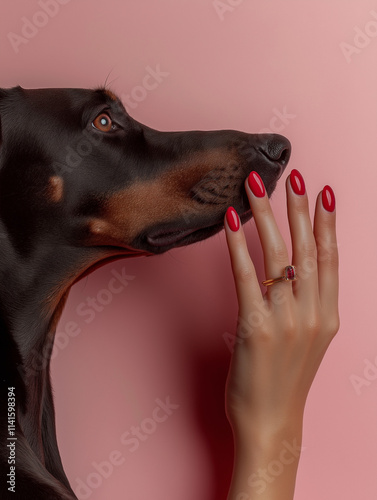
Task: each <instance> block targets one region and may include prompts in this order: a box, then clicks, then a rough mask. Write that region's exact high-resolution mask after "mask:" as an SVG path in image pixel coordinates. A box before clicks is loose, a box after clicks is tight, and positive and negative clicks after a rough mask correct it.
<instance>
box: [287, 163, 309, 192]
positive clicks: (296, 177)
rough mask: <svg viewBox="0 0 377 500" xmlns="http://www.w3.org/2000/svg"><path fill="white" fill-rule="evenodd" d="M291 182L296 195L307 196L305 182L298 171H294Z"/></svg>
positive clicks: (290, 178) (290, 177)
mask: <svg viewBox="0 0 377 500" xmlns="http://www.w3.org/2000/svg"><path fill="white" fill-rule="evenodd" d="M289 180H290V182H291V186H292V189H293V191H294V193H295V194H305V182H304V179H303V178H302V175H301V174H300V172H299V171H298V170H296V169H295V168H294V169H293V170H292V172H291V174H290V176H289Z"/></svg>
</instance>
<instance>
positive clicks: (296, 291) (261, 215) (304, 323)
mask: <svg viewBox="0 0 377 500" xmlns="http://www.w3.org/2000/svg"><path fill="white" fill-rule="evenodd" d="M246 190H247V193H248V197H249V201H250V206H251V209H252V212H253V216H254V220H255V223H256V226H257V230H258V234H259V237H260V240H261V243H262V248H263V253H264V267H265V274H266V279H267V278H268V279H270V278H278V277H280V276H282V275H283V274H284V269H285V267H286V266H288V265H290V264H292V265H294V266H295V267H296V273H297V281H293V282H290V281H283V282H279V283H274V284H273V285H271V286H268V287H267V288H266V291H265V293H264V295H263V293H262V291H261V289H260V286H259V283H258V280H257V277H256V273H255V268H254V265H253V263H252V261H251V259H250V256H249V252H248V249H247V245H246V241H245V236H244V232H243V229H242V226H240V224H239V219H238V216H237V214H236V213H235V211H234V209H232V208H230V209H228V212H227V214H226V218H225V229H226V236H227V242H228V247H229V252H230V258H231V263H232V269H233V274H234V279H235V285H236V290H237V297H238V303H239V321H238V327H237V335H236V337H235V342H234V352H233V356H232V360H231V365H230V370H229V374H228V381H227V388H226V410H227V415H228V418H229V421H230V423H231V425H232V428H233V433H234V438H235V449H236V461H235V470H234V478H233V481H232V488H231V493H230V496H229V499H231V500H249V499H250V500H251V499H254V498H258V499H267V498H268V499H271V500H272V499H275V498H276V499H279V500H283V499H284V500H285V499H291V498H293V491H294V480H295V474H296V469H297V464H298V457H299V452H298V453H297V456H296V460H294V461H293V462H292V463H290V464H288V463H287V464H286V465H284V463H282V460H280V462H279V457H280V458H281V457H282V456H283V451H284V450H283V448H284V443H287V442H288V443H289V444H290V446H291V447H293V448H294V447H295V446H296V449H298V450H299V449H300V443H301V434H302V418H303V412H304V407H305V402H306V398H307V395H308V392H309V389H310V386H311V384H312V382H313V379H314V377H315V374H316V373H317V370H318V368H319V365H320V363H321V361H322V358H323V356H324V354H325V352H326V350H327V348H328V346H329V344H330V342H331V340H332V339H333V337H334V335H335V334H336V332H337V331H338V328H339V316H338V252H337V245H336V235H335V198H334V194H333V192H332V190H331V188H330V187H328V186H326V187H325V188H324V189H323V191H322V192H321V193H320V194H319V195H318V197H317V204H316V210H315V218H314V230H313V228H312V225H311V221H310V217H309V210H308V199H307V195H306V192H305V184H304V181H303V179H302V177H301V175H300V173H299V172H297V171H296V170H293V171H292V173H291V174H290V176H289V177H288V179H287V182H286V190H287V205H288V218H289V225H290V230H291V239H292V249H293V255H292V263H291V262H290V261H289V256H288V251H287V248H286V245H285V243H284V241H283V238H282V236H281V234H280V232H279V230H278V228H277V226H276V223H275V219H274V216H273V213H272V211H271V207H270V203H269V200H268V197H267V195H266V194H265V189H264V186H263V182H262V180H261V178H260V177H259V175H258V174H257V173H256V172H252V173H251V174H250V176H249V179H248V180H247V181H246ZM291 454H292V456H293V455H294V452H291ZM287 456H288V453H287V452H284V457H287ZM286 460H287V462H288V461H289V460H288V458H286ZM275 462H276V463H275ZM272 463H275V472H276V471H278V470H280V469H282V471H281V473H279V474H277V475H276V476H274V472H273V469H271V471H270V473H269V472H268V470H269V469H268V467H269V465H270V466H271V464H272ZM277 463H280V466H279V467H280V468H279V467H278V466H277V465H276V464H277ZM263 467H265V469H263ZM271 467H272V466H271ZM258 470H259V471H260V470H266V471H267V472H266V473H265V477H264V478H263V474H260V473H258ZM275 490H276V491H275ZM246 492H247V493H246ZM241 493H242V494H244V495H246V496H240V495H241ZM237 495H238V496H237ZM253 495H255V496H253ZM274 495H275V496H274Z"/></svg>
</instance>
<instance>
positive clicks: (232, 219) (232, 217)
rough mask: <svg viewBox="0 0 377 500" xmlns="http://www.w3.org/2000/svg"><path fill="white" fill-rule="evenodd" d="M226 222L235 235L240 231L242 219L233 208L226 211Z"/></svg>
mask: <svg viewBox="0 0 377 500" xmlns="http://www.w3.org/2000/svg"><path fill="white" fill-rule="evenodd" d="M226 221H227V223H228V226H229V227H230V229H231V230H232V231H233V232H234V233H235V232H237V231H238V230H239V228H240V219H239V217H238V214H237V212H236V211H235V210H234V208H233V207H229V208H228V210H227V211H226Z"/></svg>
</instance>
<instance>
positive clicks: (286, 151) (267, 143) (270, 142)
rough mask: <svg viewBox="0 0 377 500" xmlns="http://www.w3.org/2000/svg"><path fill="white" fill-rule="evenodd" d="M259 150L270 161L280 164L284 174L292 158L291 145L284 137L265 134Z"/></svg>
mask: <svg viewBox="0 0 377 500" xmlns="http://www.w3.org/2000/svg"><path fill="white" fill-rule="evenodd" d="M259 150H260V152H261V153H263V154H264V156H266V157H267V158H268V159H269V160H270V161H273V162H276V163H278V164H279V166H280V168H281V171H282V172H283V170H284V169H285V167H286V166H287V164H288V161H289V158H290V156H291V143H290V142H289V141H288V139H286V138H285V137H284V136H282V135H278V134H272V135H269V134H263V135H262V143H261V146H260V148H259Z"/></svg>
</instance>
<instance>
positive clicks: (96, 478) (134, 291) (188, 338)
mask: <svg viewBox="0 0 377 500" xmlns="http://www.w3.org/2000/svg"><path fill="white" fill-rule="evenodd" d="M221 3H222V4H223V6H224V5H225V6H227V10H226V11H224V12H223V14H221V12H217V11H216V2H213V1H212V0H180V1H177V0H159V1H156V0H143V1H140V0H138V1H136V0H128V1H120V0H107V1H106V2H103V1H99V0H90V1H89V0H77V1H74V0H72V1H68V2H67V0H65V2H64V5H63V0H61V2H60V3H57V2H56V1H55V0H50V1H49V2H48V1H47V0H45V2H43V0H41V1H40V2H39V3H38V2H36V1H34V0H33V1H30V0H28V1H26V0H19V1H18V2H7V4H6V9H5V6H3V12H2V15H1V18H0V30H1V31H0V35H1V42H0V43H1V82H0V86H1V87H10V86H14V85H17V84H20V85H22V86H24V87H95V86H97V85H100V84H103V83H104V82H105V80H106V78H107V77H108V82H111V88H112V89H113V90H114V91H116V92H118V94H120V95H122V97H123V99H124V101H125V102H126V100H127V99H128V98H127V97H126V96H127V95H130V96H131V98H132V99H133V101H131V104H132V106H133V107H128V109H129V111H130V112H131V114H132V115H133V117H134V118H136V119H137V120H139V121H141V122H143V123H146V124H147V125H150V126H152V127H155V128H159V129H161V130H184V129H221V128H234V129H239V130H245V131H248V132H258V131H260V130H262V129H266V128H270V129H271V127H272V128H274V129H275V130H276V131H279V132H280V133H282V134H284V135H286V136H287V137H288V138H289V139H290V140H291V142H292V144H293V154H292V160H291V163H290V165H289V168H288V171H287V172H286V174H284V179H285V178H286V175H287V174H288V173H289V171H290V170H291V169H292V168H298V169H299V170H300V171H301V172H302V173H303V175H304V177H305V180H306V184H307V188H308V192H309V195H310V199H311V207H312V208H313V206H314V199H315V197H316V195H317V193H318V192H319V191H320V190H321V189H322V187H323V186H324V185H325V184H327V183H328V184H330V185H331V186H332V187H333V188H334V191H335V193H336V199H337V215H338V234H339V248H340V253H341V295H340V306H341V320H342V321H341V322H342V325H341V330H340V333H339V335H338V336H337V337H336V339H335V341H334V343H333V345H332V346H331V348H330V350H329V352H328V354H327V356H326V358H325V360H324V362H323V365H322V367H321V370H320V373H319V375H318V377H317V379H316V380H315V383H314V386H313V388H312V391H311V393H310V396H309V400H308V404H307V410H306V425H305V435H304V446H305V451H304V452H303V454H302V459H301V464H300V470H299V478H298V484H297V494H296V498H305V499H306V500H317V499H319V498H321V499H334V498H337V499H340V498H341V499H343V500H355V499H356V498H357V499H362V500H369V499H370V500H372V499H373V500H374V499H375V498H376V495H377V484H376V482H377V479H376V478H377V476H376V468H375V467H376V461H377V457H376V449H377V430H376V429H377V397H376V391H377V373H374V372H373V370H372V369H371V368H370V369H369V371H367V372H366V373H365V374H364V369H365V367H366V362H365V360H368V361H369V362H370V363H372V364H373V365H376V364H377V359H376V357H377V342H376V324H377V317H376V311H377V306H376V293H375V289H376V284H375V283H376V256H377V252H376V250H377V248H376V246H377V245H376V240H377V237H376V223H375V219H376V214H377V203H376V195H375V191H376V180H377V175H376V167H377V162H376V148H377V125H376V124H377V66H376V57H377V4H376V2H375V1H374V0H358V1H357V2H356V1H355V2H344V0H332V1H331V2H328V1H324V0H321V1H316V2H314V1H312V2H303V1H302V0H286V1H284V2H280V1H270V0H269V1H265V2H257V1H256V0H254V1H252V0H244V1H240V0H223V1H222V2H218V4H221ZM42 4H45V5H48V6H49V14H45V15H41V14H40V13H41V11H42V12H43V10H42ZM45 8H47V7H45ZM373 12H374V13H373ZM46 16H47V18H46ZM24 17H26V18H27V19H29V20H33V19H34V22H35V23H37V24H40V28H38V30H37V33H33V32H32V31H30V30H31V28H30V27H29V32H28V36H29V37H30V36H31V35H33V36H32V38H29V39H26V42H27V43H22V44H21V45H20V46H18V52H16V51H15V50H14V48H13V47H12V45H11V43H10V40H9V38H8V34H9V33H10V32H13V33H15V34H18V35H20V34H21V30H22V29H23V25H24V23H25V19H23V18H24ZM43 24H45V26H42V25H43ZM356 26H357V27H359V28H360V30H361V31H362V32H364V31H365V30H366V31H367V33H368V35H367V36H365V35H361V34H360V33H361V31H357V29H355V27H356ZM357 33H359V34H357ZM355 37H356V39H355ZM342 44H348V46H346V45H342ZM351 46H353V47H354V49H352V47H351ZM345 51H347V52H349V54H348V60H347V57H346V55H345V53H344V52H345ZM157 66H159V67H160V69H161V71H163V72H166V73H169V74H168V75H166V76H165V77H164V79H163V80H162V81H161V82H159V84H158V85H157V86H156V88H155V89H153V90H148V91H143V90H140V88H139V89H136V90H135V87H137V86H140V85H142V82H143V78H144V77H145V76H146V74H147V72H148V70H147V68H148V67H151V68H153V69H155V68H156V67H157ZM132 96H134V97H135V96H136V97H137V99H139V101H138V102H137V100H136V101H135V99H134V97H132ZM284 110H285V112H286V113H288V115H289V118H285V119H284V121H281V120H279V119H277V118H276V116H278V114H279V113H283V111H284ZM272 204H273V208H274V211H275V213H276V217H277V219H278V222H279V225H280V227H281V228H282V231H283V233H284V235H285V237H286V239H287V242H288V241H289V233H288V226H287V220H286V209H285V192H284V181H282V182H281V183H280V185H279V186H278V189H277V191H276V193H275V194H274V195H273V198H272ZM247 226H248V227H247V230H246V231H247V235H248V239H249V242H250V249H251V253H252V256H253V258H254V260H255V262H256V265H257V266H258V269H259V272H260V277H261V278H262V277H263V269H262V265H261V253H260V247H259V243H258V241H257V238H256V232H255V228H254V224H253V222H251V223H248V225H247ZM123 268H125V272H126V274H127V275H128V276H130V277H133V279H132V280H131V279H129V281H128V286H127V287H124V290H123V291H122V292H121V293H119V294H118V295H114V296H113V297H111V303H109V304H107V305H106V306H103V310H102V311H96V312H93V316H89V314H88V315H86V316H80V314H79V311H83V310H85V309H88V306H83V305H82V303H84V304H85V303H86V301H87V298H88V297H96V296H97V295H98V294H99V296H100V297H102V298H103V297H107V298H108V297H109V295H108V294H107V295H106V292H101V291H102V290H106V289H107V286H108V283H109V281H110V279H111V278H112V277H113V274H112V272H113V271H114V270H115V271H118V272H119V273H121V272H122V269H123ZM101 293H102V294H101ZM80 305H81V306H80ZM80 307H81V308H80ZM78 308H79V309H78ZM236 316H237V304H236V301H235V296H234V288H233V282H232V275H231V272H230V267H229V261H228V255H227V249H226V244H225V238H224V234H220V235H218V236H216V237H214V238H213V239H211V240H209V241H206V242H203V243H200V244H197V245H195V246H192V247H189V248H183V249H178V250H175V251H172V252H171V253H169V254H167V255H164V256H161V257H157V258H152V259H145V258H140V259H138V260H137V259H135V260H124V261H119V262H117V263H115V264H110V265H108V266H107V267H105V268H102V269H101V270H99V271H97V272H96V273H95V274H93V275H91V276H90V277H89V278H87V279H85V280H83V281H81V282H80V283H79V284H77V285H76V286H75V287H74V289H73V290H72V292H71V295H70V299H69V303H68V306H67V308H66V310H65V312H64V315H63V317H62V319H61V321H60V324H59V327H58V343H57V347H56V350H55V358H54V361H53V377H54V387H55V394H56V409H57V424H58V438H59V443H60V448H61V453H62V456H63V462H64V464H65V468H66V471H67V473H68V476H69V478H70V480H71V483H72V485H73V486H74V488H76V489H77V486H78V484H81V485H82V484H83V483H85V484H86V485H87V487H86V489H84V488H81V490H78V494H79V498H80V499H85V498H90V499H91V500H99V499H105V498H112V499H123V498H132V499H135V500H136V499H145V498H153V499H154V500H163V499H166V498H174V499H179V500H192V499H194V498H195V499H196V500H209V499H210V500H220V499H224V500H225V498H226V492H227V486H228V482H229V478H230V472H231V467H232V439H231V434H230V430H229V426H228V424H227V421H226V418H225V416H224V410H223V406H224V404H223V391H224V381H225V377H226V373H227V367H228V363H229V357H230V353H229V350H228V348H227V346H226V344H225V342H224V339H223V334H224V333H225V332H234V327H235V320H236ZM91 317H93V318H94V319H93V321H91V322H90V323H86V322H85V320H86V319H87V320H88V319H90V318H91ZM72 322H73V323H74V324H72ZM75 325H76V326H75ZM69 334H70V336H69ZM75 334H77V335H76V336H74V335H75ZM357 377H359V378H357ZM368 378H369V380H368ZM355 381H356V382H357V383H359V384H362V385H361V386H360V387H359V389H358V390H357V387H356V385H355V384H356V382H355ZM168 398H170V402H171V403H174V404H175V405H177V407H176V408H175V409H174V410H171V411H170V413H171V414H170V415H168V416H167V418H166V420H165V421H163V422H159V423H155V421H153V420H151V418H152V416H153V414H154V413H153V412H154V409H155V408H156V405H157V403H156V400H157V399H160V400H161V401H163V402H165V401H166V400H167V399H168ZM155 415H156V413H155ZM158 415H159V417H161V420H162V416H163V411H162V410H160V411H159V413H158ZM133 426H139V427H141V429H142V436H141V438H140V439H139V440H138V441H137V442H135V441H134V442H133V446H134V448H136V446H137V449H135V451H131V449H133V448H131V444H130V443H129V444H127V443H124V442H123V443H122V441H121V438H122V436H123V435H124V434H125V433H126V432H131V429H132V427H133ZM126 437H127V436H126ZM114 452H115V453H114ZM110 460H112V461H113V465H111V466H110V465H109V462H110ZM105 462H107V464H106V463H105ZM96 465H97V467H96ZM99 469H100V471H99ZM104 476H106V477H104ZM88 485H89V486H88Z"/></svg>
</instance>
